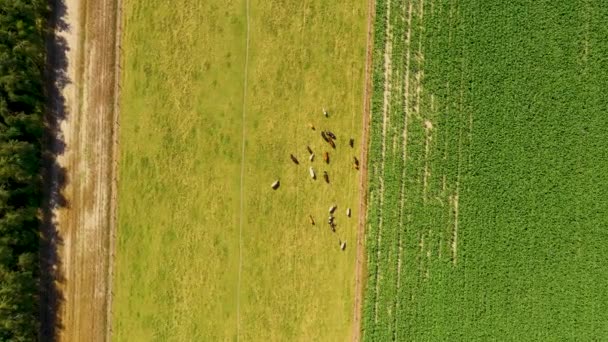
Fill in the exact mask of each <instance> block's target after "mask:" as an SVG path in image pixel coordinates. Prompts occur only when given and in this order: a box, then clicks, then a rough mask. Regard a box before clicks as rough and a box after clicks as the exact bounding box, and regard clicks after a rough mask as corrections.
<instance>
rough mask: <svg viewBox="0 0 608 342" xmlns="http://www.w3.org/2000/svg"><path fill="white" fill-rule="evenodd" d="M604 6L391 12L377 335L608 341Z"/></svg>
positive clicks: (379, 39) (379, 80) (383, 4)
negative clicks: (607, 338)
mask: <svg viewBox="0 0 608 342" xmlns="http://www.w3.org/2000/svg"><path fill="white" fill-rule="evenodd" d="M607 22H608V7H607V6H605V3H604V2H603V1H600V0H587V1H579V2H573V1H532V0H527V1H498V0H471V1H424V0H394V1H391V0H378V1H377V3H376V21H375V29H374V33H375V38H374V39H375V41H374V65H373V68H374V71H373V82H374V94H373V99H372V127H371V145H370V163H369V167H370V169H369V189H370V194H369V196H370V197H369V208H368V224H367V233H366V244H367V254H368V263H367V270H368V278H367V287H366V292H365V302H364V322H363V327H362V328H363V336H364V339H365V340H368V341H390V340H395V341H410V340H419V341H491V340H508V341H566V340H585V341H591V340H602V339H605V338H606V336H608V325H606V324H605V322H606V321H608V301H607V300H606V298H607V297H608V271H607V270H606V268H605V266H604V264H605V262H606V260H608V248H606V241H608V230H606V227H607V225H608V187H606V184H608V172H607V171H606V170H607V169H608V116H607V115H608V97H607V96H606V94H605V93H606V91H607V90H608V25H606V23H607Z"/></svg>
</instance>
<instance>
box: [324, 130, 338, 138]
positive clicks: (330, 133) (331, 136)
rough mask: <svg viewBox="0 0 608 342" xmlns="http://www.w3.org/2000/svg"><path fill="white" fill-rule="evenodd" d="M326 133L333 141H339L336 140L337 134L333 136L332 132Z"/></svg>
mask: <svg viewBox="0 0 608 342" xmlns="http://www.w3.org/2000/svg"><path fill="white" fill-rule="evenodd" d="M325 133H326V134H327V135H329V137H330V138H332V139H334V140H337V139H336V135H335V134H333V133H332V132H330V131H325Z"/></svg>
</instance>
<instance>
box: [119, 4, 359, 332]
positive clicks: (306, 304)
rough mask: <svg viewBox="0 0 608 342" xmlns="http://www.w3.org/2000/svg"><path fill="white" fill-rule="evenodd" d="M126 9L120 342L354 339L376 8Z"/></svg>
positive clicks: (147, 6) (186, 6)
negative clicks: (361, 164)
mask: <svg viewBox="0 0 608 342" xmlns="http://www.w3.org/2000/svg"><path fill="white" fill-rule="evenodd" d="M123 3H124V12H123V13H124V19H123V20H124V29H125V31H124V35H123V44H122V45H123V79H122V90H121V118H120V166H119V174H120V180H119V189H118V191H119V194H118V197H119V198H120V200H119V207H118V231H117V251H116V257H115V267H114V283H113V289H114V297H113V304H112V311H113V312H112V315H113V316H112V322H113V323H112V324H113V326H112V335H113V339H115V340H118V341H153V340H157V341H216V340H235V339H237V337H238V338H242V339H243V340H247V341H251V340H264V341H266V340H268V341H278V340H302V341H313V340H320V339H323V340H334V341H335V340H344V339H346V338H347V337H348V336H349V334H350V333H351V330H352V316H353V315H352V311H353V296H354V265H355V263H354V262H355V249H354V248H350V247H352V246H354V242H355V241H356V224H357V222H358V219H357V215H358V214H359V213H358V203H359V193H358V174H357V172H356V171H355V170H353V169H352V167H351V161H352V156H354V155H359V152H360V146H359V143H360V141H359V137H360V132H361V113H362V102H363V99H362V96H363V94H362V88H363V72H364V64H365V39H366V32H365V29H366V18H367V13H366V10H367V5H366V1H362V0H358V1H355V2H352V3H337V2H336V3H333V2H327V1H323V0H312V1H304V2H290V3H282V2H278V1H257V0H256V1H253V0H252V1H250V3H249V48H248V50H247V48H246V36H247V6H246V2H245V1H216V0H212V1H203V2H200V1H192V0H177V1H171V2H167V1H160V0H150V1H134V0H125V1H123ZM246 56H248V68H247V74H246V75H247V83H246V87H244V81H245V61H246ZM244 89H246V95H245V97H244V93H243V92H244ZM322 106H326V107H327V108H328V109H329V110H330V113H331V114H330V115H331V116H330V118H327V119H326V118H324V117H323V116H322V113H321V107H322ZM309 122H312V123H314V124H315V126H316V127H317V131H315V132H313V131H311V130H310V129H309V128H308V127H307V124H308V123H309ZM323 128H327V129H331V130H332V131H333V132H334V133H335V134H336V135H337V136H338V140H337V149H336V150H335V152H334V151H332V150H331V149H330V148H329V147H328V145H327V144H326V143H324V142H323V141H322V139H321V137H320V131H319V129H323ZM351 136H352V137H354V138H355V139H356V145H355V148H354V149H351V148H350V147H348V146H347V141H348V138H350V137H351ZM243 138H244V140H243ZM243 142H244V158H242V157H243V154H242V151H243V150H242V149H243V145H242V144H243ZM306 145H310V147H311V148H312V149H313V150H314V151H315V154H316V159H315V161H314V162H312V165H314V167H315V169H316V170H317V177H318V179H317V180H316V181H312V180H311V179H310V178H309V176H308V165H309V164H310V163H309V162H308V153H307V152H306ZM325 150H327V151H329V152H330V155H331V162H330V164H329V165H328V166H325V164H323V161H322V158H321V152H323V151H325ZM289 153H293V154H295V155H296V156H298V157H299V160H300V165H299V166H296V165H294V164H292V162H291V161H290V160H289ZM322 170H327V171H328V172H329V175H330V179H331V183H330V184H325V183H324V181H323V179H322V174H321V171H322ZM277 177H278V178H280V180H281V187H280V188H279V189H278V190H277V191H272V190H271V189H270V184H271V183H272V182H273V181H274V180H275V179H276V178H277ZM334 202H335V203H337V204H338V210H337V214H336V221H337V224H338V227H337V233H335V234H334V233H332V232H331V231H330V230H329V227H328V225H327V224H326V221H327V209H328V207H329V206H330V205H331V204H332V203H334ZM348 206H349V207H351V208H352V210H353V217H352V218H350V219H347V218H346V217H345V209H346V207H348ZM241 208H242V211H241ZM309 214H313V216H314V217H315V219H316V221H317V224H316V226H311V225H310V224H309V222H308V215H309ZM338 239H342V240H347V241H348V243H350V245H349V247H347V249H346V251H345V252H341V251H340V250H339V246H338ZM237 335H238V336H237Z"/></svg>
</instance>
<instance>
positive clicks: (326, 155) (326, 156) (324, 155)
mask: <svg viewBox="0 0 608 342" xmlns="http://www.w3.org/2000/svg"><path fill="white" fill-rule="evenodd" d="M323 160H324V161H325V162H326V163H327V164H329V153H327V152H324V153H323Z"/></svg>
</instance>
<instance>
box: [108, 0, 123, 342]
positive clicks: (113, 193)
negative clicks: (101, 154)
mask: <svg viewBox="0 0 608 342" xmlns="http://www.w3.org/2000/svg"><path fill="white" fill-rule="evenodd" d="M114 3H115V6H116V11H115V12H114V15H115V18H114V20H115V26H114V30H115V31H114V34H115V38H114V39H115V45H114V99H113V100H114V101H113V102H114V103H113V106H114V108H113V113H112V142H111V144H112V160H111V161H110V162H111V163H112V167H111V168H110V177H111V185H110V186H111V189H110V234H109V235H110V237H109V239H110V241H109V253H108V257H109V260H108V280H107V282H108V288H107V291H108V294H107V313H106V315H107V316H106V329H107V333H106V341H107V342H109V341H111V340H112V298H114V288H113V284H114V260H115V256H116V229H117V225H118V216H117V208H118V179H119V178H118V177H119V175H118V160H119V144H120V141H119V138H118V136H119V129H120V122H119V119H120V82H121V76H122V73H121V65H122V63H121V61H122V0H114Z"/></svg>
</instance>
